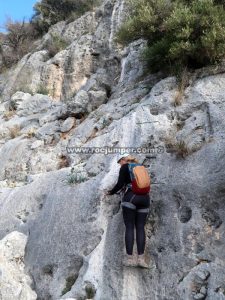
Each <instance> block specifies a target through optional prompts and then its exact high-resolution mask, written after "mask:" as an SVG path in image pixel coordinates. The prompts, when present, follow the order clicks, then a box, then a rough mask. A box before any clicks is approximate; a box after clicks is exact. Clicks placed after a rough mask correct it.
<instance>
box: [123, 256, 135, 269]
mask: <svg viewBox="0 0 225 300" xmlns="http://www.w3.org/2000/svg"><path fill="white" fill-rule="evenodd" d="M123 265H124V266H126V267H136V266H137V258H136V256H133V255H129V254H126V256H125V258H124V261H123Z"/></svg>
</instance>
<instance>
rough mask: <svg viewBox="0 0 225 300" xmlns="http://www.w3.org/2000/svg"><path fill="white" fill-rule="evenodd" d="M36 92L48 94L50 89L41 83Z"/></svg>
mask: <svg viewBox="0 0 225 300" xmlns="http://www.w3.org/2000/svg"><path fill="white" fill-rule="evenodd" d="M36 94H42V95H48V94H49V90H48V88H47V87H46V86H45V85H44V84H39V86H38V87H37V89H36Z"/></svg>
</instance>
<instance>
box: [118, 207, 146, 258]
mask: <svg viewBox="0 0 225 300" xmlns="http://www.w3.org/2000/svg"><path fill="white" fill-rule="evenodd" d="M122 209H123V219H124V223H125V227H126V231H125V244H126V252H127V254H129V255H132V254H133V245H134V227H135V228H136V242H137V251H138V255H141V254H144V250H145V239H146V238H145V228H144V227H145V223H146V220H147V217H148V213H146V212H139V211H137V210H135V209H131V208H129V207H125V206H123V207H122Z"/></svg>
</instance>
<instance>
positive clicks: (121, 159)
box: [117, 153, 138, 166]
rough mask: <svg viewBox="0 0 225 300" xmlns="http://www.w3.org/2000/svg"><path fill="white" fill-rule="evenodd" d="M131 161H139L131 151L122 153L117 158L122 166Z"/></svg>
mask: <svg viewBox="0 0 225 300" xmlns="http://www.w3.org/2000/svg"><path fill="white" fill-rule="evenodd" d="M129 162H134V163H138V160H137V159H136V158H135V157H133V156H132V155H130V154H129V153H124V154H121V155H120V156H119V157H118V160H117V163H118V164H120V165H121V166H122V165H124V164H127V163H129Z"/></svg>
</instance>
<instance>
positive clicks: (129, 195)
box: [106, 153, 150, 268]
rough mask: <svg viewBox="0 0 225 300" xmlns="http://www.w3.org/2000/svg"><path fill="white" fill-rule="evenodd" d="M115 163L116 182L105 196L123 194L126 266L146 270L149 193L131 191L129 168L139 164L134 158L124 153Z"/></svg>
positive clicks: (146, 191)
mask: <svg viewBox="0 0 225 300" xmlns="http://www.w3.org/2000/svg"><path fill="white" fill-rule="evenodd" d="M117 163H119V164H120V165H121V167H120V171H119V178H118V181H117V183H116V185H115V186H114V187H113V188H112V189H111V190H109V191H107V192H106V195H113V194H116V193H117V192H118V191H121V190H122V192H123V197H122V202H121V206H122V213H123V220H124V224H125V245H126V253H127V259H126V265H127V266H140V267H144V268H148V264H147V263H146V261H145V253H144V252H145V242H146V235H145V224H146V220H147V217H148V214H149V208H150V196H149V192H148V189H147V190H144V194H136V193H134V192H133V191H132V176H131V171H130V170H131V169H130V166H131V165H132V164H133V165H134V164H135V165H136V164H139V162H138V160H137V159H136V158H135V157H133V156H131V155H130V154H129V153H125V154H123V155H120V156H119V157H118V161H117ZM139 165H141V164H139ZM142 169H143V167H142ZM146 172H147V171H146ZM149 179H150V178H149ZM149 184H150V182H149ZM149 189H150V186H149ZM134 228H136V243H137V252H138V258H137V261H136V258H135V257H134V256H133V245H134Z"/></svg>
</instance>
